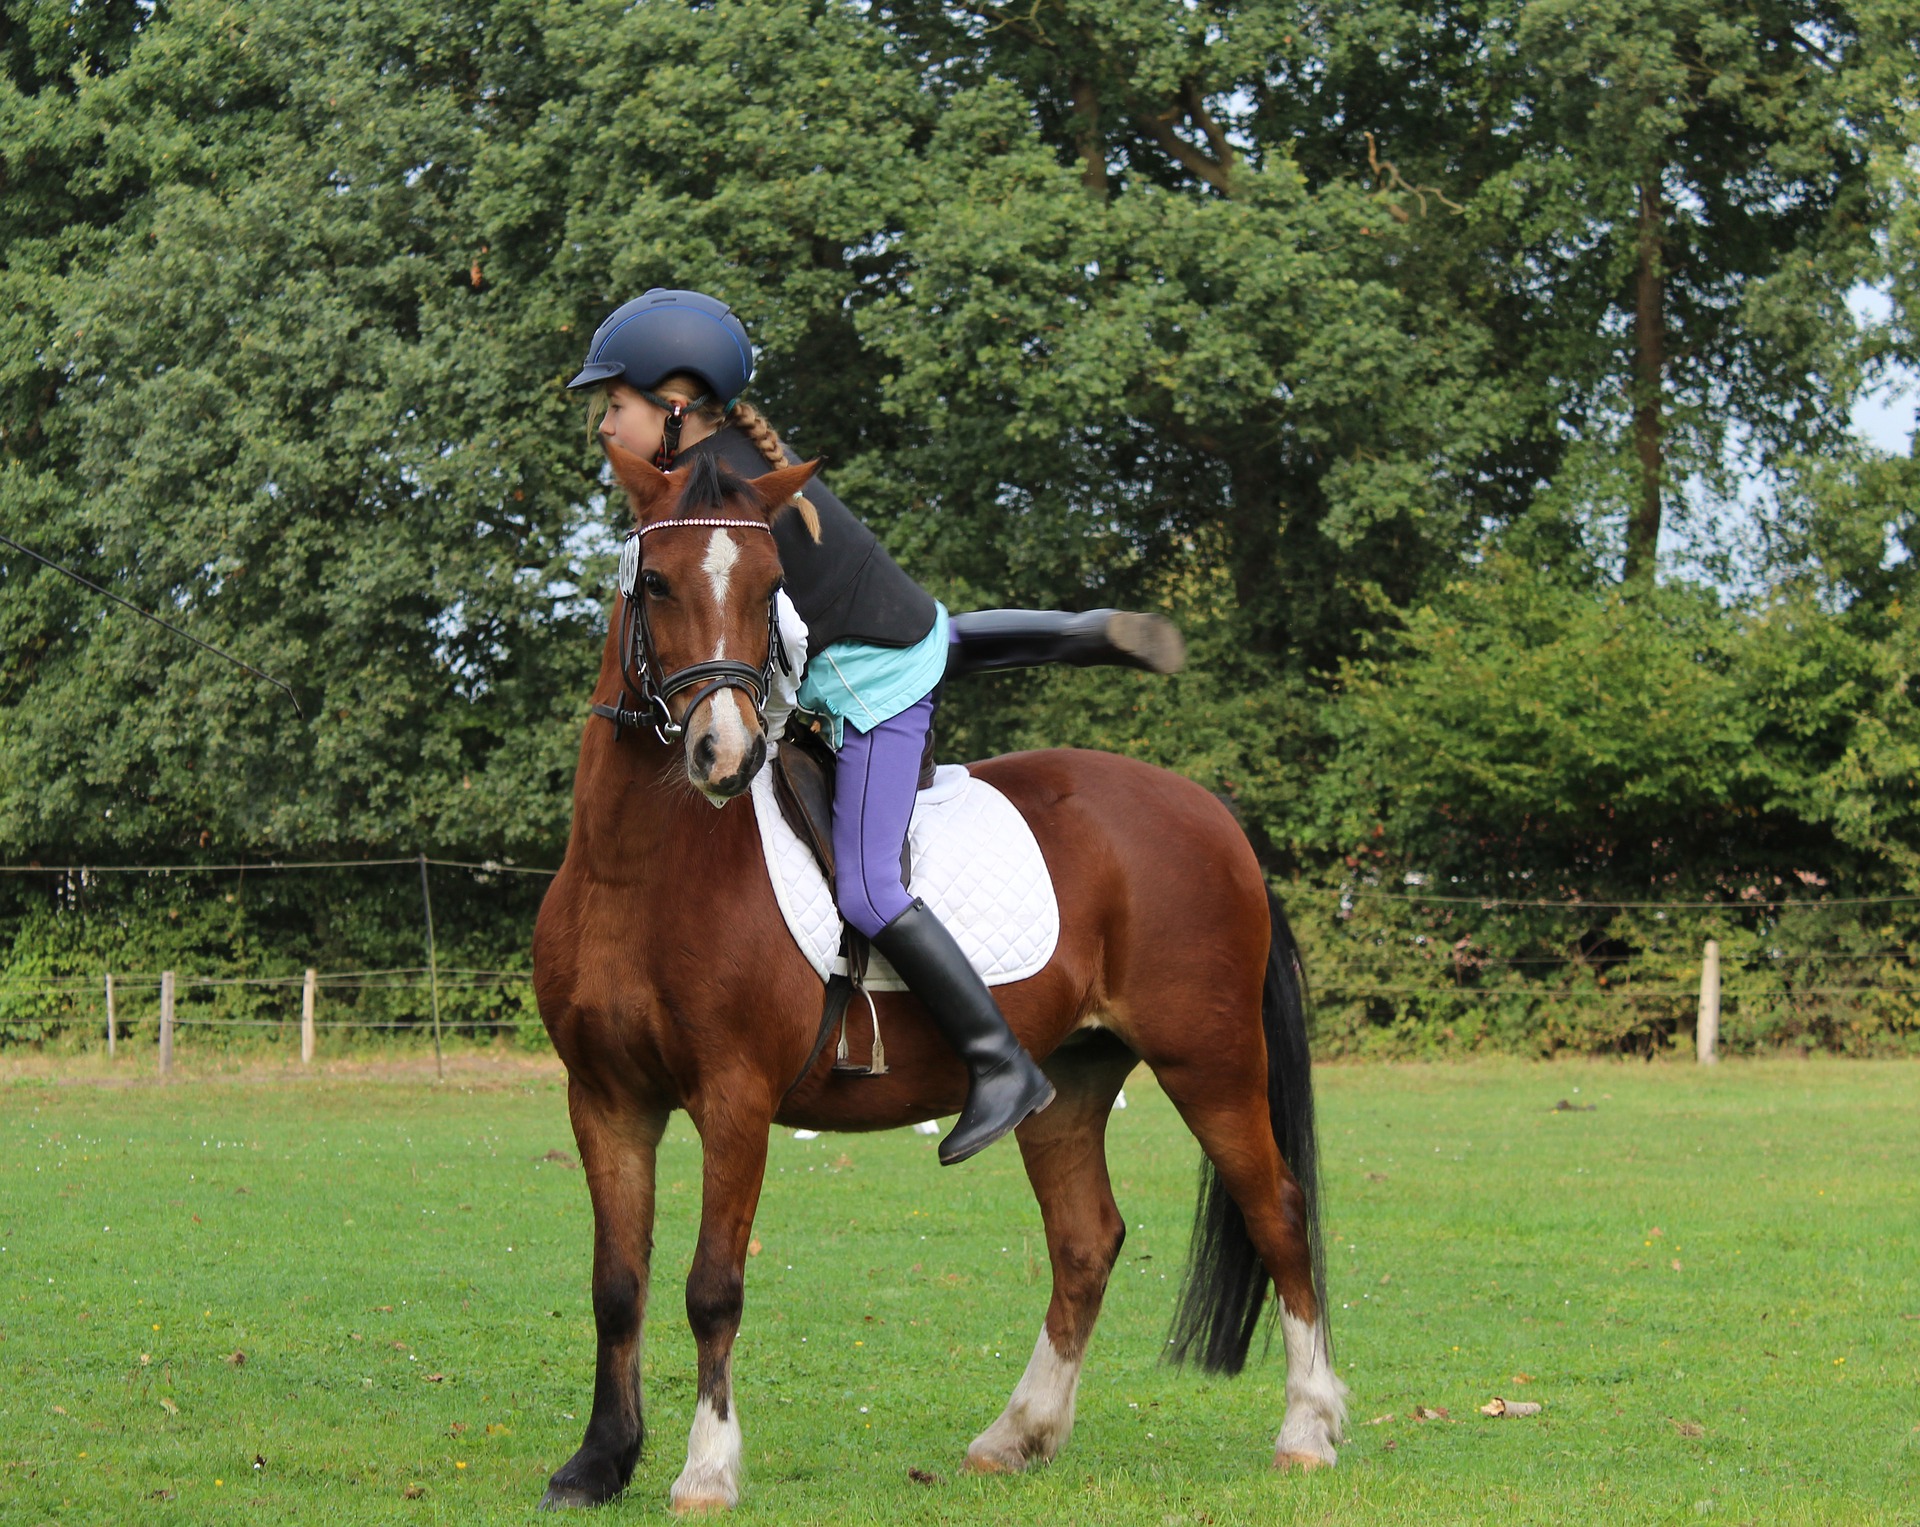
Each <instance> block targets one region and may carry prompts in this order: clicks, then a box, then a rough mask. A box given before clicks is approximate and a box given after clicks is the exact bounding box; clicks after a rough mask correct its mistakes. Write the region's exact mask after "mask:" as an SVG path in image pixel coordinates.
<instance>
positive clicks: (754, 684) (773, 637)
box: [589, 517, 787, 746]
mask: <svg viewBox="0 0 1920 1527" xmlns="http://www.w3.org/2000/svg"><path fill="white" fill-rule="evenodd" d="M674 526H684V527H686V528H688V529H695V530H697V529H707V530H764V531H765V532H766V533H767V534H768V535H772V534H773V527H772V526H771V525H768V524H767V523H766V522H765V521H764V520H730V519H712V518H693V517H689V518H686V519H664V520H655V521H654V522H653V523H652V524H651V525H642V526H641V527H640V528H639V529H638V530H630V531H628V532H627V536H626V540H625V543H624V544H623V545H622V546H621V548H620V598H621V610H620V677H621V680H622V687H621V690H620V698H619V701H618V702H617V703H615V704H613V705H601V704H598V703H596V704H594V705H592V706H590V707H589V709H591V710H592V712H593V714H594V715H596V716H604V717H605V718H606V719H607V720H609V721H611V722H612V723H613V734H614V737H615V738H616V739H618V738H619V737H620V736H621V735H622V734H623V733H624V732H625V731H627V730H628V729H629V728H633V729H638V728H639V727H642V726H650V727H652V728H653V735H654V736H656V737H658V738H659V739H660V741H661V743H662V744H663V745H668V746H670V745H672V744H673V743H675V742H679V741H681V740H682V739H683V738H684V736H685V734H686V722H685V721H676V720H674V719H673V711H672V709H671V707H670V705H669V702H670V701H671V700H672V699H673V697H674V696H675V695H678V694H682V693H684V692H685V691H687V690H689V689H697V690H698V691H699V693H697V694H696V695H695V696H694V697H693V699H692V700H690V701H689V702H688V704H687V708H686V712H685V714H686V715H687V716H688V717H691V716H692V715H693V713H694V712H695V711H696V710H698V709H699V708H700V707H701V706H702V705H704V704H705V703H706V702H707V701H708V700H711V699H712V698H713V697H714V696H715V695H717V694H719V693H720V691H721V690H723V689H743V690H745V691H746V692H747V694H748V695H749V696H751V697H752V699H753V709H754V714H755V715H757V716H761V717H762V718H763V720H764V714H765V711H766V708H767V695H768V693H769V692H770V691H771V690H772V688H773V668H774V664H775V663H778V664H780V666H781V668H782V669H783V670H784V669H785V668H786V663H787V655H786V652H785V650H784V649H783V648H782V647H781V645H780V633H779V630H778V626H777V616H776V613H775V607H774V602H773V601H772V600H769V601H767V661H766V663H765V664H764V665H763V666H762V667H759V668H755V667H754V666H753V665H752V664H751V663H740V662H735V661H734V660H733V659H731V658H714V659H711V660H709V661H707V662H704V663H689V664H688V665H687V666H686V667H685V668H677V669H675V670H674V671H673V672H672V673H669V674H664V675H663V674H661V672H660V657H659V654H658V652H657V651H655V649H654V644H653V625H652V622H651V621H650V620H649V619H648V617H647V601H646V600H645V599H643V598H641V597H640V595H639V593H638V589H639V584H640V543H641V541H642V539H643V538H644V537H646V536H649V535H651V534H652V533H653V532H654V531H656V530H666V529H669V528H671V527H674ZM628 684H631V685H632V687H633V688H634V689H635V690H636V691H637V692H638V693H639V697H640V698H639V703H638V704H636V705H629V704H628V703H627V688H626V685H628Z"/></svg>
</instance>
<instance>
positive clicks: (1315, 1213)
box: [1167, 892, 1327, 1373]
mask: <svg viewBox="0 0 1920 1527" xmlns="http://www.w3.org/2000/svg"><path fill="white" fill-rule="evenodd" d="M1267 907H1268V912H1269V915H1270V916H1271V918H1272V922H1273V939H1272V943H1271V944H1270V946H1269V948H1268V951H1267V979H1266V986H1265V988H1264V990H1263V991H1262V993H1261V1000H1260V1027H1261V1029H1262V1030H1263V1031H1264V1032H1265V1034H1266V1040H1267V1117H1268V1120H1269V1121H1270V1123H1271V1124H1272V1126H1273V1142H1274V1144H1275V1145H1277V1146H1279V1147H1280V1158H1281V1159H1282V1160H1283V1161H1285V1162H1286V1164H1287V1168H1288V1170H1289V1171H1291V1172H1292V1173H1293V1180H1294V1181H1295V1182H1297V1183H1298V1184H1299V1185H1300V1192H1301V1194H1302V1195H1303V1197H1304V1199H1305V1205H1304V1219H1305V1223H1304V1224H1303V1225H1302V1226H1301V1229H1302V1230H1303V1231H1304V1233H1305V1234H1306V1237H1307V1246H1308V1250H1309V1252H1310V1254H1311V1256H1312V1258H1313V1291H1314V1297H1315V1299H1316V1301H1317V1302H1318V1303H1319V1306H1320V1311H1321V1320H1322V1321H1323V1322H1325V1321H1326V1318H1327V1316H1326V1309H1327V1266H1326V1251H1325V1248H1324V1247H1323V1246H1322V1245H1321V1241H1320V1173H1319V1164H1318V1150H1317V1147H1316V1145H1315V1141H1314V1131H1313V1077H1312V1074H1311V1073H1312V1065H1313V1060H1312V1056H1311V1055H1310V1054H1309V1053H1308V1049H1307V1002H1306V987H1305V982H1304V980H1303V978H1302V976H1301V972H1300V951H1299V946H1298V945H1296V944H1295V943H1294V941H1293V930H1292V929H1291V928H1289V927H1288V926H1287V918H1286V914H1285V913H1284V912H1282V911H1281V910H1280V903H1279V901H1278V900H1277V899H1276V898H1275V897H1274V896H1273V894H1272V893H1271V892H1269V893H1268V895H1267ZM1268 1281H1269V1280H1268V1276H1267V1269H1266V1266H1265V1264H1264V1263H1262V1262H1261V1260H1260V1253H1259V1252H1258V1251H1256V1250H1255V1249H1254V1246H1253V1242H1252V1240H1251V1239H1250V1238H1249V1237H1248V1235H1247V1221H1246V1217H1245V1216H1244V1215H1243V1214H1241V1212H1240V1206H1239V1205H1238V1204H1237V1203H1235V1202H1234V1201H1233V1198H1232V1196H1231V1195H1230V1194H1229V1193H1228V1192H1227V1190H1226V1188H1225V1187H1224V1186H1223V1185H1222V1184H1221V1181H1220V1174H1219V1173H1218V1172H1217V1171H1215V1170H1214V1166H1213V1163H1212V1162H1211V1161H1209V1160H1208V1159H1207V1158H1206V1157H1205V1156H1202V1157H1201V1158H1200V1198H1199V1202H1198V1203H1197V1204H1196V1205H1195V1206H1194V1213H1193V1245H1192V1249H1191V1252H1190V1254H1189V1258H1188V1266H1187V1282H1186V1287H1185V1288H1184V1289H1183V1290H1182V1291H1181V1295H1180V1307H1179V1309H1178V1310H1177V1311H1176V1312H1175V1314H1174V1318H1173V1339H1172V1341H1171V1342H1170V1343H1169V1344H1168V1347H1167V1357H1168V1359H1169V1361H1171V1362H1175V1363H1184V1362H1186V1361H1187V1360H1188V1359H1189V1358H1192V1359H1194V1360H1196V1361H1198V1362H1199V1364H1200V1366H1201V1367H1202V1368H1204V1369H1205V1370H1206V1371H1207V1372H1209V1373H1238V1372H1239V1371H1240V1370H1241V1369H1242V1368H1243V1367H1245V1366H1246V1361H1247V1350H1248V1348H1249V1347H1251V1346H1252V1344H1253V1333H1254V1330H1255V1328H1256V1327H1257V1326H1258V1325H1259V1323H1260V1309H1261V1306H1262V1305H1263V1304H1264V1303H1265V1302H1266V1297H1267V1284H1268Z"/></svg>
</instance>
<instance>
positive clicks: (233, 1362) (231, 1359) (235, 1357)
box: [224, 1348, 247, 1368]
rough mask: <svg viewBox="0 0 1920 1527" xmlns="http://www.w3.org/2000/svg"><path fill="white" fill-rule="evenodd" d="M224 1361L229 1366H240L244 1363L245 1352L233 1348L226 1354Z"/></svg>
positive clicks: (245, 1358)
mask: <svg viewBox="0 0 1920 1527" xmlns="http://www.w3.org/2000/svg"><path fill="white" fill-rule="evenodd" d="M224 1361H225V1362H226V1365H227V1366H228V1367H229V1368H241V1367H244V1366H245V1365H246V1361H247V1354H246V1353H244V1352H242V1351H240V1350H239V1349H238V1348H235V1349H234V1350H233V1351H231V1352H229V1353H228V1354H227V1355H226V1357H225V1359H224Z"/></svg>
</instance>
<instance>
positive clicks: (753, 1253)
mask: <svg viewBox="0 0 1920 1527" xmlns="http://www.w3.org/2000/svg"><path fill="white" fill-rule="evenodd" d="M747 1255H748V1256H750V1257H757V1256H759V1255H760V1237H759V1236H757V1235H756V1236H755V1237H754V1238H753V1239H752V1240H750V1241H748V1242H747Z"/></svg>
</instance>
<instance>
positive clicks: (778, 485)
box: [749, 456, 820, 519]
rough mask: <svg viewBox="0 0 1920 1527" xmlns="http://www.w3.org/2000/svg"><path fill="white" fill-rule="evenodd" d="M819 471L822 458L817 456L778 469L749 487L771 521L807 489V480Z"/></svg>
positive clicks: (753, 482) (755, 479)
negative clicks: (791, 500) (802, 490)
mask: <svg viewBox="0 0 1920 1527" xmlns="http://www.w3.org/2000/svg"><path fill="white" fill-rule="evenodd" d="M819 470H820V458H819V457H818V456H816V457H814V459H813V460H812V461H798V462H795V463H794V464H793V465H792V466H790V467H780V468H777V469H776V470H774V471H772V472H769V473H767V474H766V475H765V476H764V477H756V478H754V480H753V481H752V483H750V484H749V486H750V487H751V488H752V489H753V491H754V493H755V494H757V495H758V496H759V499H760V507H761V508H762V509H764V510H766V511H767V517H768V518H769V519H771V518H773V517H774V516H775V515H777V514H778V513H779V512H780V510H781V509H782V508H783V507H784V506H785V505H786V504H787V502H788V501H789V500H790V499H792V498H793V496H794V495H795V494H797V493H798V492H799V491H800V490H801V489H802V488H804V487H806V485H807V479H808V478H810V477H812V476H813V474H814V473H815V472H817V471H819Z"/></svg>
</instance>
